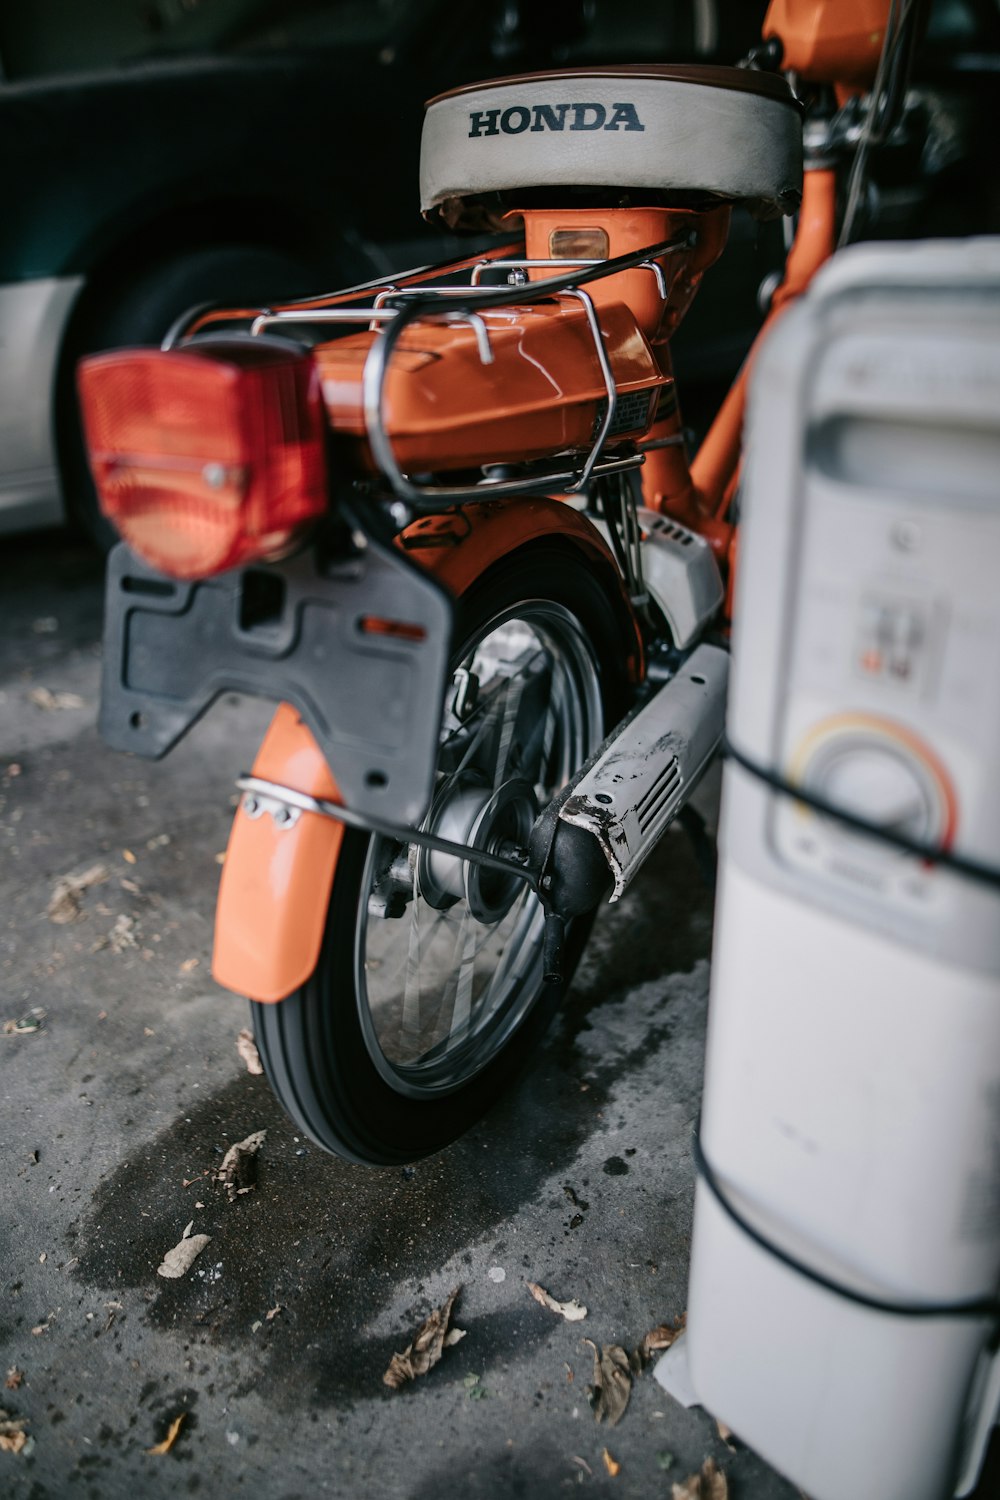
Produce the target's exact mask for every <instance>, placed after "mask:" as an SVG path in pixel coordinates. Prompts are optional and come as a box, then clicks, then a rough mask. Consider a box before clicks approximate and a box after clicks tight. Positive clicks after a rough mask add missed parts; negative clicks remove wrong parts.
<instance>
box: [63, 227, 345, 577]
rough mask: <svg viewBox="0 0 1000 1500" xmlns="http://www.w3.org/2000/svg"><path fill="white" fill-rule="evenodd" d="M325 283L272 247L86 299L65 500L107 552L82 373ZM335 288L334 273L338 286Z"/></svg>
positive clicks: (70, 382)
mask: <svg viewBox="0 0 1000 1500" xmlns="http://www.w3.org/2000/svg"><path fill="white" fill-rule="evenodd" d="M321 279H322V278H321V277H319V276H318V275H317V273H316V272H315V271H313V270H310V269H309V267H308V266H307V265H306V264H305V263H304V262H302V261H299V260H297V259H295V258H294V257H293V256H291V255H288V254H285V253H284V252H282V251H279V250H273V249H270V248H268V247H266V246H253V245H217V246H211V247H208V248H203V249H197V250H190V251H186V252H183V253H175V254H172V255H171V256H169V257H167V258H163V259H161V260H159V261H156V262H154V263H151V264H148V265H147V266H145V267H144V268H143V269H142V270H141V271H139V272H137V273H134V274H133V275H132V276H131V277H130V278H127V279H122V278H117V279H116V280H115V281H112V280H110V279H107V280H105V281H104V282H103V283H100V284H98V285H96V286H95V287H94V288H93V289H91V288H88V289H86V290H85V291H84V293H83V295H82V298H81V301H80V304H79V306H78V309H77V312H76V314H75V315H74V317H73V320H72V322H71V325H70V328H69V331H68V333H67V337H66V343H65V347H64V350H63V355H62V360H61V369H60V375H59V389H58V392H57V407H56V413H57V430H58V441H59V461H60V470H61V478H62V485H63V494H64V499H65V503H66V509H67V512H68V514H69V516H70V518H71V519H72V520H73V521H75V522H76V524H77V525H78V526H80V527H81V528H82V529H83V530H84V531H85V532H86V533H87V535H88V536H89V537H90V538H91V539H92V540H93V541H94V542H95V543H96V544H97V545H98V546H99V547H100V548H101V550H102V551H104V552H107V551H108V550H109V549H110V548H111V547H112V546H114V544H115V542H116V541H117V540H118V537H117V534H116V532H115V530H114V527H113V526H112V525H111V524H110V522H109V521H107V520H106V519H105V518H104V516H103V515H102V514H101V512H100V508H99V506H98V503H97V494H96V491H95V489H94V482H93V479H92V477H91V473H90V466H89V464H88V462H87V454H86V449H85V447H84V442H83V432H82V428H81V424H80V410H79V404H78V401H77V394H76V367H77V364H78V363H79V361H80V360H81V359H82V358H83V357H84V355H87V354H96V353H98V352H100V351H101V350H104V349H122V348H134V347H136V346H142V345H153V346H157V345H159V344H160V343H161V341H162V340H163V338H164V336H165V335H166V333H167V332H168V330H169V329H170V328H171V327H172V325H173V324H174V323H175V322H176V320H177V319H178V318H179V317H180V316H181V314H182V313H184V312H186V311H188V310H189V309H190V308H193V307H196V306H198V305H199V304H203V303H218V304H220V305H222V306H229V307H242V306H258V305H262V304H264V303H265V302H272V303H273V302H278V301H282V300H287V299H289V298H292V297H301V296H308V295H310V293H312V292H316V291H317V290H319V291H322V290H326V289H327V288H325V287H321V286H320V285H319V282H320V280H321ZM333 284H336V276H335V272H334V273H333V274H332V278H331V285H333Z"/></svg>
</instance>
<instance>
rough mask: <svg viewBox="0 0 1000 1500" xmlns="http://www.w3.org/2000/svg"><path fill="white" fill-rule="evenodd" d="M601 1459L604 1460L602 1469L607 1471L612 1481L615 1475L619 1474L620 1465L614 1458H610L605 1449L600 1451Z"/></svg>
mask: <svg viewBox="0 0 1000 1500" xmlns="http://www.w3.org/2000/svg"><path fill="white" fill-rule="evenodd" d="M601 1457H602V1458H603V1459H604V1467H605V1468H606V1469H607V1471H608V1473H609V1474H610V1475H611V1478H612V1479H614V1478H615V1476H616V1475H617V1474H620V1473H621V1467H622V1466H621V1464H620V1463H619V1462H618V1460H617V1459H616V1458H612V1457H611V1454H610V1453H609V1452H608V1450H607V1448H605V1449H603V1450H602V1452H601Z"/></svg>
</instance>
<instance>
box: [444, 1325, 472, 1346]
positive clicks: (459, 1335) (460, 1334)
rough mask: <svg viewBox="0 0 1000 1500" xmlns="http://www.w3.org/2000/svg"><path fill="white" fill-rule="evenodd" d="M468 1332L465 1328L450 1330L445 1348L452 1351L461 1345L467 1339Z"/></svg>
mask: <svg viewBox="0 0 1000 1500" xmlns="http://www.w3.org/2000/svg"><path fill="white" fill-rule="evenodd" d="M466 1332H467V1329H465V1328H449V1329H448V1333H447V1335H446V1337H445V1341H444V1347H445V1348H446V1349H452V1348H454V1346H455V1345H456V1344H460V1343H461V1342H462V1340H463V1339H464V1338H465V1335H466Z"/></svg>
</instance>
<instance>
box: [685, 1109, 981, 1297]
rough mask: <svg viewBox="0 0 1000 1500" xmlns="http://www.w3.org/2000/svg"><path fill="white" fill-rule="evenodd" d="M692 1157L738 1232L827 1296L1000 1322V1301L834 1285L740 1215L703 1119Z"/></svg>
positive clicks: (698, 1123) (696, 1131)
mask: <svg viewBox="0 0 1000 1500" xmlns="http://www.w3.org/2000/svg"><path fill="white" fill-rule="evenodd" d="M691 1154H692V1156H693V1157H694V1164H695V1167H696V1169H697V1172H698V1176H699V1177H700V1178H701V1180H702V1182H703V1183H704V1184H705V1186H706V1187H707V1188H708V1190H709V1192H710V1193H711V1194H712V1197H713V1198H714V1199H715V1201H716V1203H717V1204H718V1205H719V1207H720V1208H721V1209H722V1210H723V1212H724V1213H725V1214H726V1215H727V1216H728V1217H729V1218H730V1219H731V1220H732V1222H733V1223H734V1224H735V1225H736V1227H737V1229H739V1230H741V1231H742V1232H743V1234H745V1235H746V1236H747V1238H748V1239H750V1240H752V1241H753V1242H754V1244H755V1245H757V1246H758V1248H759V1249H761V1250H763V1251H765V1252H766V1254H768V1255H770V1256H771V1257H772V1258H773V1259H774V1260H777V1261H780V1262H781V1264H782V1265H783V1266H786V1267H787V1268H788V1270H790V1271H794V1272H795V1274H796V1275H797V1276H801V1277H803V1278H804V1279H805V1280H806V1281H811V1282H812V1283H813V1285H814V1286H819V1287H822V1288H823V1290H824V1291H826V1292H832V1293H833V1295H834V1296H835V1297H842V1298H843V1299H844V1301H845V1302H853V1303H855V1305H856V1306H858V1307H868V1308H871V1309H872V1311H874V1312H881V1313H889V1314H890V1315H891V1316H893V1317H897V1318H990V1319H993V1320H997V1321H1000V1298H997V1297H995V1296H983V1297H970V1298H968V1299H966V1300H965V1301H962V1302H897V1301H895V1300H893V1299H890V1298H887V1297H875V1296H872V1295H871V1293H869V1292H861V1291H858V1290H857V1289H856V1288H855V1287H850V1286H846V1285H845V1284H844V1283H843V1282H842V1281H835V1280H834V1279H833V1277H832V1276H825V1275H824V1274H823V1272H822V1271H817V1270H815V1269H814V1267H812V1266H810V1265H807V1264H806V1262H805V1261H802V1260H799V1259H798V1257H797V1256H795V1255H791V1254H790V1253H789V1252H788V1251H787V1250H783V1249H782V1248H781V1246H780V1245H776V1244H775V1243H774V1241H773V1240H771V1239H768V1237H767V1236H766V1235H764V1234H762V1233H761V1232H760V1230H759V1229H756V1228H754V1226H753V1225H752V1224H751V1223H750V1221H749V1220H748V1219H746V1218H745V1217H744V1215H743V1214H741V1213H740V1211H739V1209H738V1208H737V1207H736V1205H735V1204H734V1203H733V1201H732V1199H731V1198H730V1197H729V1195H728V1193H727V1192H726V1190H725V1188H724V1187H723V1186H722V1183H721V1182H720V1180H719V1178H718V1175H717V1174H716V1171H715V1169H714V1167H713V1166H712V1165H711V1163H710V1162H709V1160H708V1157H707V1156H706V1155H705V1148H704V1147H703V1146H702V1143H701V1119H700V1117H699V1118H698V1120H696V1121H695V1126H694V1131H693V1133H692V1137H691Z"/></svg>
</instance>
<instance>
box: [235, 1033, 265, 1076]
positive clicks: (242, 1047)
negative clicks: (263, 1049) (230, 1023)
mask: <svg viewBox="0 0 1000 1500" xmlns="http://www.w3.org/2000/svg"><path fill="white" fill-rule="evenodd" d="M236 1051H237V1052H238V1053H239V1055H240V1057H241V1058H242V1059H243V1061H244V1062H245V1063H246V1065H247V1072H248V1073H263V1071H264V1065H263V1063H262V1062H261V1060H260V1053H259V1052H258V1051H257V1043H256V1042H255V1041H254V1039H253V1032H252V1031H251V1030H250V1028H249V1027H248V1026H244V1028H243V1030H242V1031H241V1032H240V1034H239V1036H238V1037H237V1038H236Z"/></svg>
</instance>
